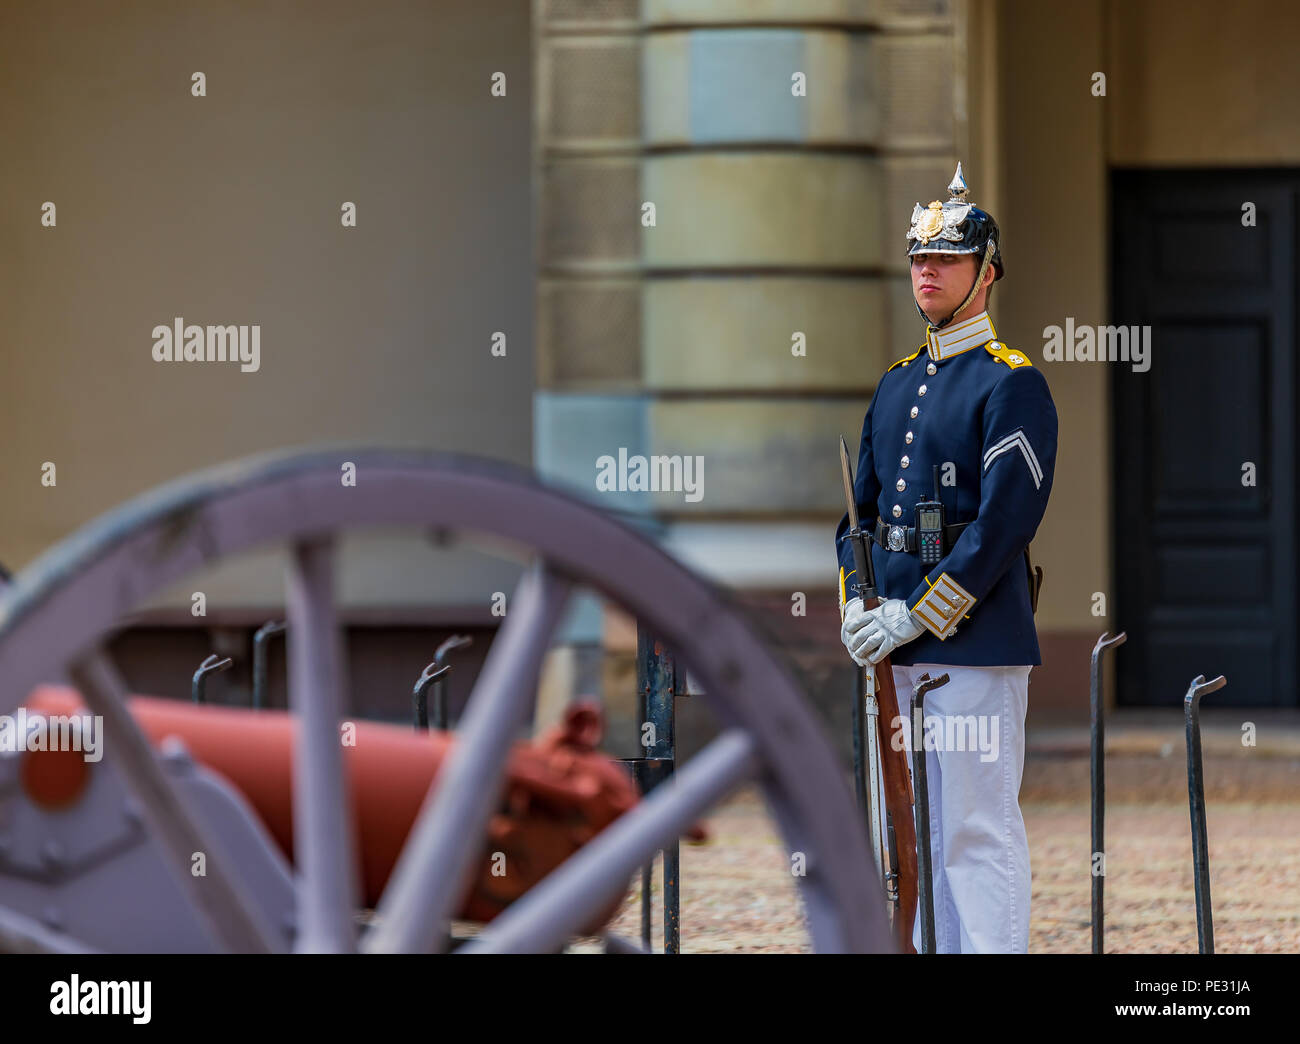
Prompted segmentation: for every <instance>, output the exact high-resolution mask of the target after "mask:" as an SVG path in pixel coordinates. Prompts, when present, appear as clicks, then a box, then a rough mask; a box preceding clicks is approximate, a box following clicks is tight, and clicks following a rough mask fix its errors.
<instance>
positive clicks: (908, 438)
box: [903, 431, 916, 446]
mask: <svg viewBox="0 0 1300 1044" xmlns="http://www.w3.org/2000/svg"><path fill="white" fill-rule="evenodd" d="M914 438H916V436H915V435H913V434H912V433H911V432H910V431H909V432H908V433H907V434H906V435H904V436H903V441H904V442H906V443H907V444H908V445H909V446H910V445H911V444H912V440H913V439H914Z"/></svg>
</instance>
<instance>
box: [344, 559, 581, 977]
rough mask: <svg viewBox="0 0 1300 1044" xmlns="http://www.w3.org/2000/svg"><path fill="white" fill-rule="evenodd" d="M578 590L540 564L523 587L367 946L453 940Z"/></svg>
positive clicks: (400, 948)
mask: <svg viewBox="0 0 1300 1044" xmlns="http://www.w3.org/2000/svg"><path fill="white" fill-rule="evenodd" d="M569 590H570V584H569V582H568V581H567V580H566V579H564V578H562V577H559V576H557V575H556V574H554V573H552V572H550V571H549V570H547V569H546V568H545V566H542V565H535V566H533V567H532V568H530V569H529V571H528V572H527V573H525V575H524V578H523V580H521V581H520V583H519V586H518V588H516V590H515V593H514V595H513V597H512V599H511V602H510V605H509V609H508V611H507V614H506V622H505V624H504V625H503V626H502V628H501V633H500V634H499V635H498V636H497V638H496V639H495V640H494V641H493V642H492V647H491V649H490V650H489V651H488V656H487V661H486V662H485V663H484V665H483V669H482V671H481V672H480V673H479V676H478V680H477V681H476V682H475V683H474V691H473V693H471V695H470V700H469V703H468V705H467V706H466V709H465V712H464V715H463V716H462V718H461V723H460V728H459V730H458V732H457V740H456V744H455V746H454V747H453V748H452V749H451V752H450V753H449V754H448V756H447V760H446V762H445V763H444V764H443V766H442V768H441V769H440V770H439V773H438V779H437V781H436V782H435V784H434V786H433V788H432V790H431V792H430V794H429V796H428V797H426V798H425V802H424V807H423V808H422V809H421V810H420V815H419V818H418V819H417V820H416V823H415V826H414V827H413V828H412V829H411V833H410V836H409V837H408V838H407V841H406V845H405V847H404V848H403V849H402V854H401V857H400V858H399V860H398V863H397V866H396V867H395V868H394V870H393V874H392V877H391V879H390V880H389V883H388V887H387V888H386V889H385V890H384V895H383V897H382V899H381V900H380V903H379V907H378V911H377V912H378V915H379V925H378V926H377V927H376V928H375V929H374V931H372V932H371V934H370V936H369V937H368V938H367V940H366V942H365V947H364V948H365V949H366V950H368V951H370V952H379V953H393V952H396V953H411V952H421V953H422V952H426V951H427V950H429V949H430V948H431V947H433V946H435V945H437V941H438V940H439V939H441V938H444V937H445V933H446V926H447V924H448V923H449V920H450V918H451V915H452V913H453V912H454V907H455V905H456V903H458V902H459V901H460V899H461V896H462V895H463V893H464V889H465V885H466V884H467V883H468V875H469V873H470V872H471V871H472V869H473V866H474V863H475V862H476V861H477V859H478V857H479V854H480V839H481V838H483V837H484V836H486V833H487V824H488V820H489V818H490V817H491V815H492V813H493V811H494V810H495V809H496V807H497V802H498V798H499V796H500V794H501V789H502V783H503V777H504V773H505V767H506V759H507V756H508V754H509V750H510V744H511V743H512V742H513V741H514V739H515V737H516V735H517V733H518V731H519V728H520V726H521V725H523V723H524V722H525V721H526V720H527V717H528V714H529V713H530V712H531V710H532V707H533V703H534V699H535V691H536V686H537V678H538V674H539V672H540V669H541V663H542V657H543V656H544V655H545V653H546V649H547V647H548V646H549V645H550V640H551V635H552V633H553V632H554V630H555V628H556V626H557V625H558V623H559V620H560V614H561V612H562V610H563V609H564V605H565V602H566V601H567V599H568V595H569Z"/></svg>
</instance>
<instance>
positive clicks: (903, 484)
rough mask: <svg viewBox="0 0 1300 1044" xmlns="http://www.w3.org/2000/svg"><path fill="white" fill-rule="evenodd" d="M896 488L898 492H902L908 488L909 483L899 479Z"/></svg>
mask: <svg viewBox="0 0 1300 1044" xmlns="http://www.w3.org/2000/svg"><path fill="white" fill-rule="evenodd" d="M894 488H895V489H896V490H898V492H900V493H902V492H903V490H905V489H907V483H906V482H904V481H903V480H902V479H899V480H898V481H897V482H895V483H894Z"/></svg>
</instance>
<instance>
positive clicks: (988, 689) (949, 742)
mask: <svg viewBox="0 0 1300 1044" xmlns="http://www.w3.org/2000/svg"><path fill="white" fill-rule="evenodd" d="M1029 670H1030V668H1028V667H950V666H944V665H942V664H933V663H918V664H914V665H913V666H910V667H895V668H894V685H895V687H896V688H897V690H898V707H899V713H900V714H902V715H904V716H906V718H907V721H908V723H909V726H908V729H907V730H906V732H907V737H906V742H907V750H908V766H909V771H910V766H911V751H912V745H913V735H912V731H913V728H915V722H914V719H913V716H912V712H911V701H912V688H913V686H914V685H915V684H916V682H917V680H918V679H919V678H920V677H921V675H923V674H929V675H930V677H931V678H937V677H938V676H939V675H941V674H947V675H948V676H949V681H948V684H947V685H944V686H942V687H940V688H938V689H932V690H930V692H928V693H926V696H925V723H924V725H923V726H922V732H921V738H922V740H923V747H924V749H925V751H926V758H925V762H926V774H927V777H928V786H929V791H930V810H929V811H930V851H931V853H932V855H931V859H932V864H931V865H932V868H933V881H934V918H935V920H934V934H935V946H936V949H937V950H938V952H939V953H1027V952H1028V950H1029V885H1030V879H1029V839H1028V837H1027V836H1026V835H1025V821H1024V819H1023V818H1022V817H1021V815H1020V778H1021V774H1022V773H1023V771H1024V765H1025V710H1026V707H1027V705H1028V699H1029ZM936 748H937V749H936ZM913 792H915V781H913ZM912 943H913V945H914V946H915V947H916V951H917V952H918V953H920V952H921V918H920V912H919V910H918V912H917V917H916V927H915V929H914V931H913V933H912Z"/></svg>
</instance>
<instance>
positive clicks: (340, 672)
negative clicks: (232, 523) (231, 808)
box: [285, 539, 359, 953]
mask: <svg viewBox="0 0 1300 1044" xmlns="http://www.w3.org/2000/svg"><path fill="white" fill-rule="evenodd" d="M285 607H286V610H287V616H288V628H287V634H288V654H289V655H288V663H289V706H290V708H291V709H292V711H293V714H294V724H295V730H294V731H295V736H294V757H293V850H294V862H295V863H296V864H297V873H298V885H297V891H298V896H297V898H298V926H299V930H298V941H297V945H296V946H295V949H296V950H298V951H299V952H302V951H307V952H309V953H352V952H354V951H355V949H356V928H355V926H354V921H353V911H354V910H355V909H356V906H357V900H358V881H359V873H358V869H357V857H356V845H355V844H354V842H353V833H354V831H353V822H352V806H351V803H350V802H349V801H348V788H347V779H346V777H345V774H344V772H345V770H344V764H343V746H342V743H341V742H340V740H339V719H340V718H341V717H342V716H343V692H344V689H345V687H346V682H345V680H344V672H345V671H346V669H347V664H346V663H345V662H344V657H343V650H342V643H341V642H340V640H339V628H338V619H337V617H336V614H335V611H334V545H333V542H332V541H331V540H328V539H319V540H311V541H302V542H300V543H298V544H295V545H294V548H293V558H292V564H291V565H290V567H289V570H288V576H287V583H286V590H285Z"/></svg>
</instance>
